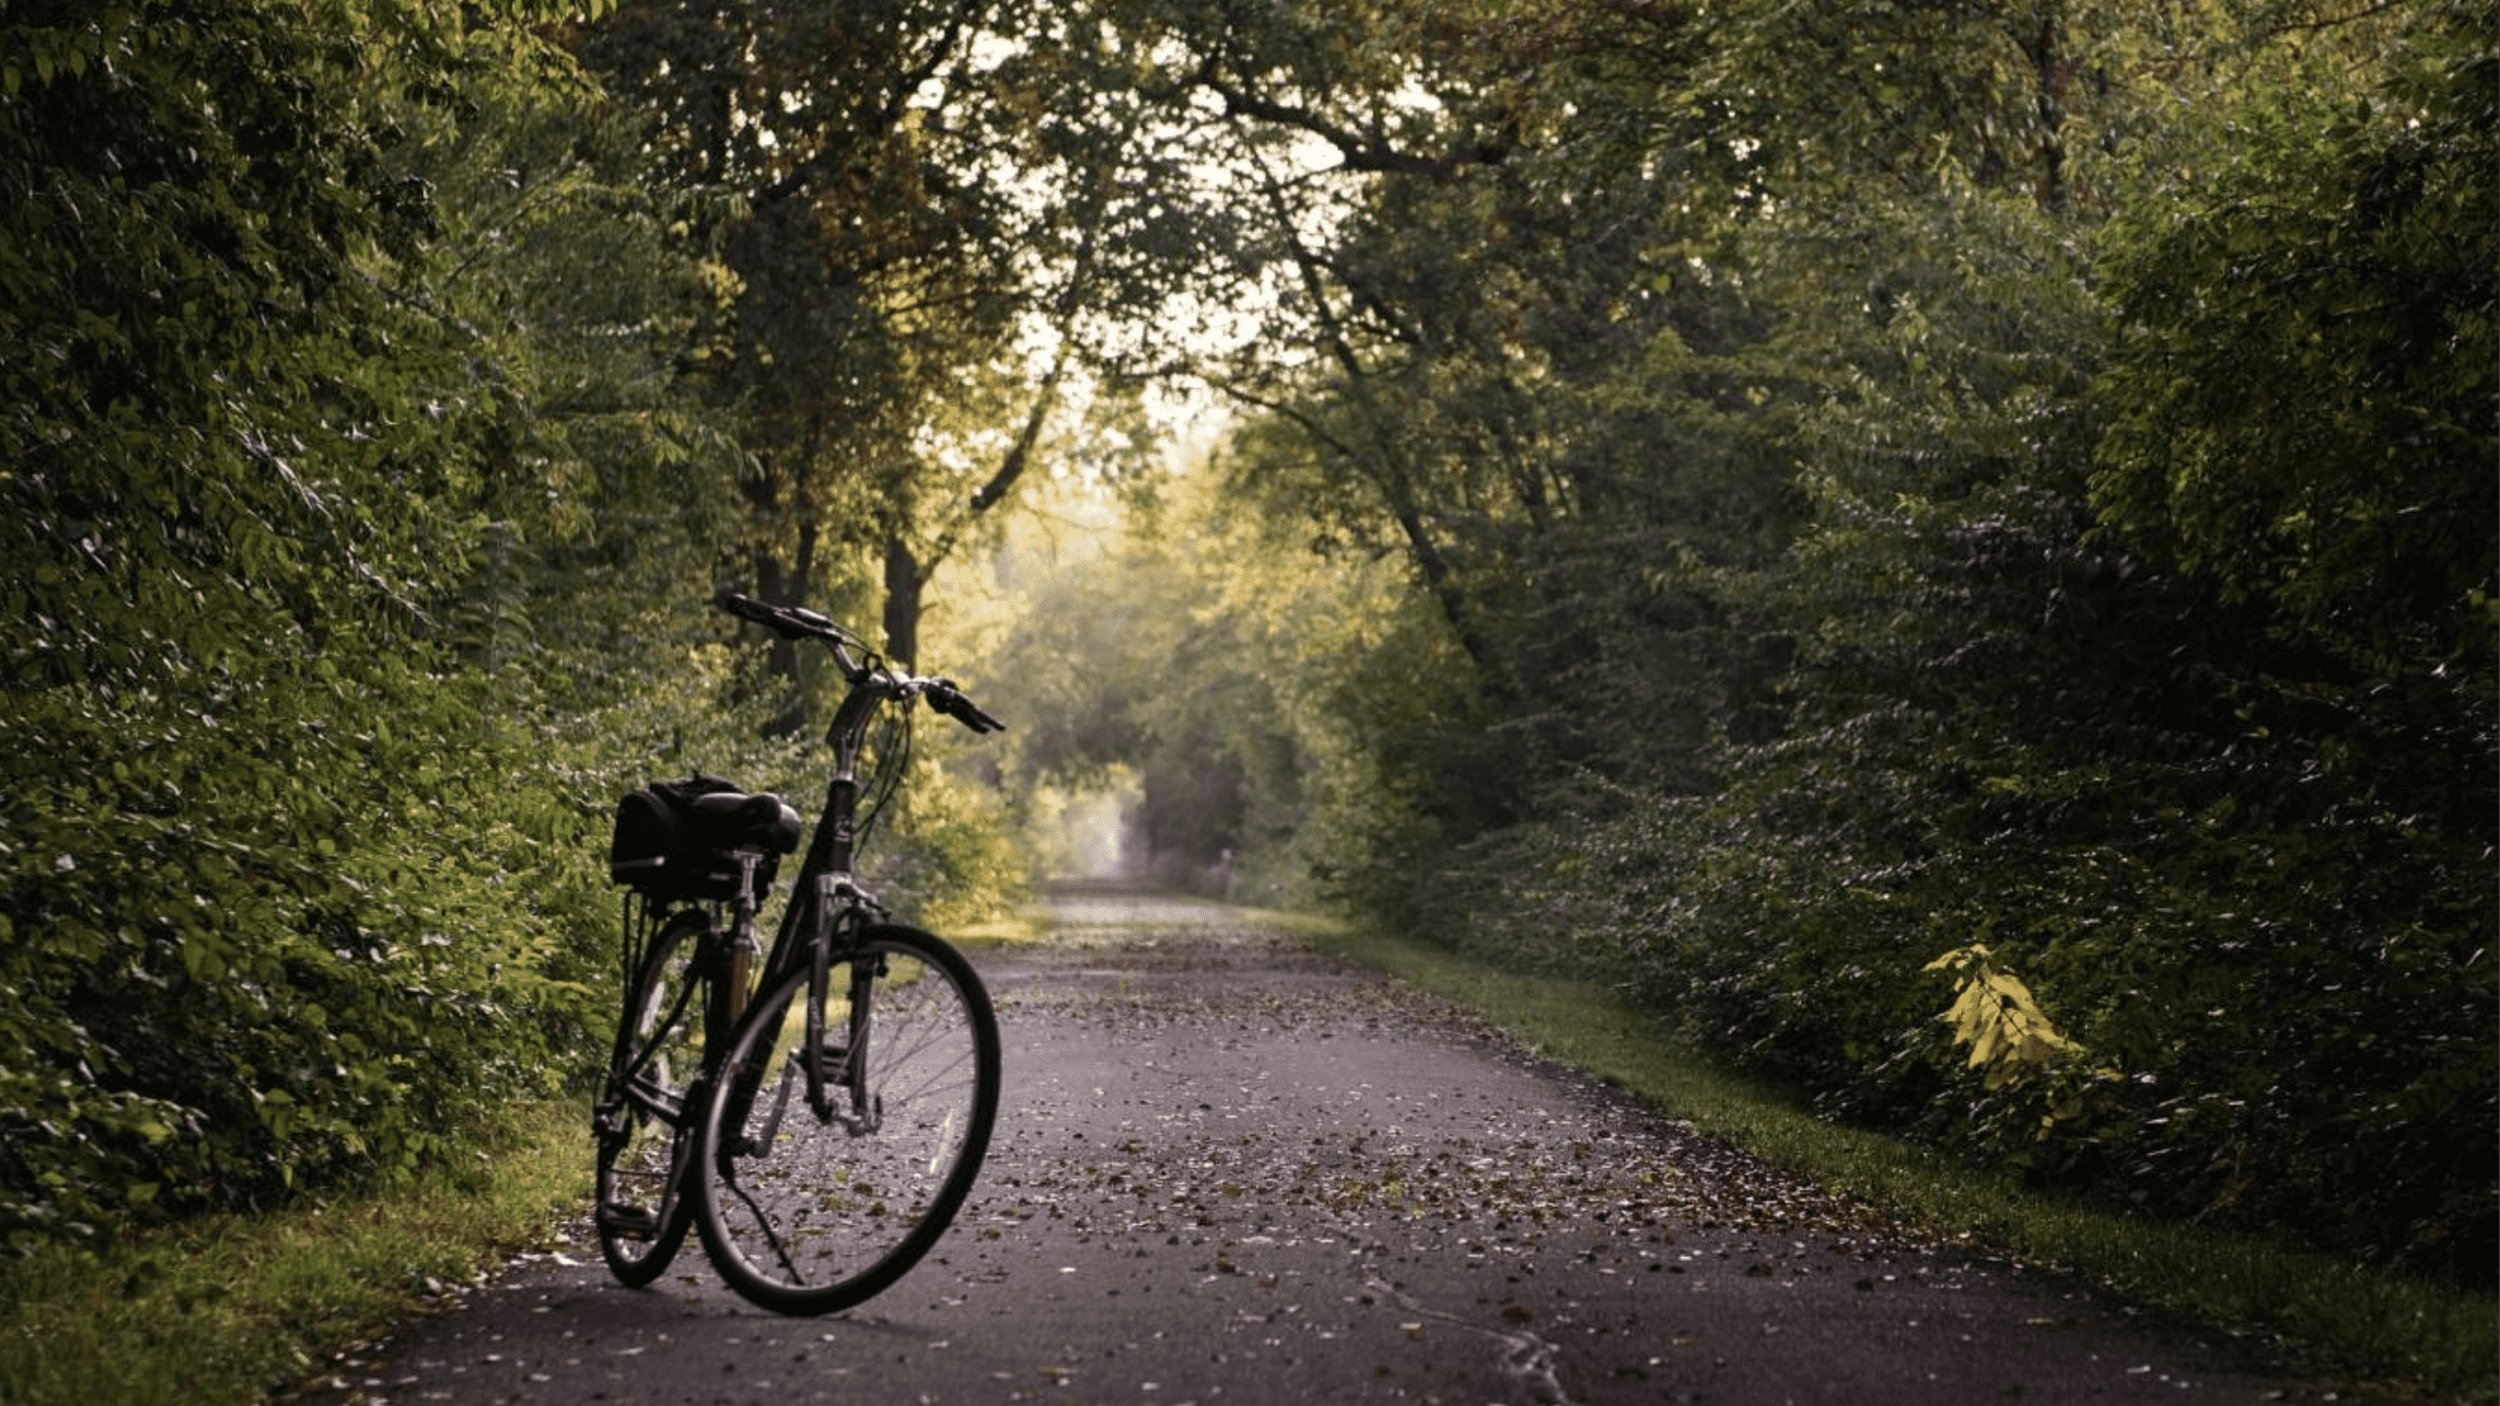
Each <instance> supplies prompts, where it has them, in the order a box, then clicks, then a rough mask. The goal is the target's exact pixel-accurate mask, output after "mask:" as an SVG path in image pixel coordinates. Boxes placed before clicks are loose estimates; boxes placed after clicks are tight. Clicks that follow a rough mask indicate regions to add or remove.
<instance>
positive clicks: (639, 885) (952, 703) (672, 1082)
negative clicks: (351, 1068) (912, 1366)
mask: <svg viewBox="0 0 2500 1406" xmlns="http://www.w3.org/2000/svg"><path fill="white" fill-rule="evenodd" d="M717 603H718V604H719V605H720V606H721V608H723V609H724V610H727V611H728V612H730V613H731V614H733V615H736V616H738V617H739V618H740V619H742V620H747V621H750V622H753V623H755V624H759V625H762V626H764V627H765V628H767V629H770V630H772V631H773V632H774V633H776V634H778V635H780V636H781V637H782V638H784V639H789V640H794V641H798V640H814V641H816V642H818V643H820V644H822V645H823V646H824V647H825V648H826V649H827V650H828V651H829V652H830V653H831V655H832V657H833V660H834V664H835V667H836V668H837V669H839V670H840V672H841V674H842V677H843V679H844V680H845V682H846V684H847V685H848V688H847V691H846V692H845V694H844V696H843V699H842V702H841V703H840V705H839V706H838V707H836V709H835V710H834V716H833V721H832V723H831V725H830V726H829V727H828V728H827V730H826V743H827V745H828V746H830V747H831V748H832V750H833V754H834V768H833V777H832V780H831V781H830V782H829V783H828V784H827V786H826V789H825V803H824V808H823V811H822V813H821V815H820V816H819V818H818V820H817V823H816V826H815V830H814V833H813V835H812V836H811V838H810V840H809V843H808V848H807V852H806V854H805V856H804V857H803V858H802V860H801V861H800V864H799V869H798V873H797V876H796V878H795V879H794V881H793V885H792V889H791V893H790V898H789V901H788V903H787V904H786V906H785V907H784V908H783V911H782V915H781V921H780V924H779V927H778V929H777V931H776V933H775V935H774V938H773V944H772V947H771V949H770V951H769V952H765V953H762V954H761V961H760V963H759V962H758V961H757V957H758V955H759V954H758V953H757V950H756V942H755V926H756V914H757V911H758V910H759V908H760V907H761V905H762V901H763V897H764V895H765V893H766V892H767V891H768V889H769V887H770V885H771V883H772V880H773V877H774V874H775V872H776V870H777V867H778V863H779V860H780V858H781V857H782V856H784V855H787V854H790V853H792V852H793V851H795V850H796V848H797V836H798V831H799V825H798V816H797V813H796V812H795V811H794V810H792V809H791V808H790V807H789V806H788V805H787V804H786V803H785V802H783V801H782V800H781V798H780V797H778V796H775V795H772V794H770V793H759V794H753V795H749V794H745V793H742V792H739V791H737V790H736V789H735V788H733V787H731V786H730V785H729V784H728V783H727V782H723V781H719V780H717V779H716V778H711V777H704V776H696V777H693V778H689V779H688V780H686V781H682V782H674V783H663V784H660V785H655V786H651V787H646V788H644V790H642V791H638V792H636V793H634V794H633V795H630V796H628V797H626V798H625V801H624V802H622V803H620V805H619V808H618V817H617V826H616V832H615V838H614V840H613V843H612V848H611V851H610V860H609V867H610V874H611V877H613V878H615V879H616V880H618V881H619V882H621V883H624V884H626V885H627V886H628V893H627V895H626V898H625V905H626V911H625V921H624V927H625V942H624V966H625V969H626V973H627V980H626V984H625V990H626V998H625V1006H624V1011H623V1014H622V1017H621V1019H620V1020H619V1022H618V1028H617V1035H616V1041H615V1045H614V1048H613V1049H612V1051H611V1054H610V1059H609V1065H608V1073H607V1078H606V1082H605V1086H604V1088H603V1090H602V1092H601V1095H600V1099H599V1102H598V1103H597V1104H596V1105H595V1106H594V1110H593V1115H592V1127H593V1133H594V1137H595V1139H596V1142H597V1149H598V1150H597V1182H596V1198H597V1204H596V1209H595V1212H594V1220H595V1223H596V1225H597V1229H598V1234H599V1246H600V1251H601V1254H602V1255H603V1257H604V1258H605V1259H606V1260H607V1262H608V1266H609V1268H610V1270H611V1272H612V1273H614V1274H615V1276H616V1277H617V1279H618V1280H619V1281H620V1282H623V1283H625V1284H628V1285H632V1286H637V1287H639V1286H641V1285H645V1284H648V1283H650V1282H651V1281H652V1280H654V1279H656V1278H658V1277H659V1275H660V1274H661V1273H662V1272H663V1271H664V1270H665V1269H666V1268H667V1266H668V1264H669V1262H670V1261H671V1260H672V1259H673V1258H674V1256H675V1255H676V1253H677V1252H678V1250H679V1249H680V1248H681V1246H682V1245H683V1243H684V1241H685V1236H686V1231H687V1230H688V1228H689V1226H690V1225H691V1226H693V1227H696V1228H699V1229H700V1231H701V1235H702V1240H703V1244H704V1248H705V1250H706V1251H707V1253H708V1254H709V1255H710V1257H711V1259H712V1262H713V1264H714V1266H715V1267H716V1268H717V1269H718V1270H719V1271H720V1274H721V1277H722V1278H723V1279H725V1280H726V1281H728V1283H729V1285H730V1287H731V1288H733V1289H735V1290H736V1291H737V1292H738V1293H739V1294H741V1295H743V1296H744V1297H745V1298H747V1299H748V1300H749V1301H751V1302H753V1303H755V1304H757V1305H759V1306H762V1307H765V1308H768V1309H772V1310H774V1311H776V1312H781V1313H789V1314H817V1313H828V1312H832V1311H835V1310H838V1309H843V1308H848V1307H851V1306H853V1305H856V1304H858V1303H861V1302H863V1301H865V1300H867V1299H869V1298H871V1297H873V1296H875V1295H876V1294H878V1293H881V1292H883V1291H884V1290H885V1289H887V1288H889V1287H891V1286H892V1285H893V1283H894V1282H895V1281H896V1280H898V1279H900V1278H901V1277H902V1276H903V1275H904V1274H905V1273H907V1272H909V1270H910V1269H911V1268H912V1266H914V1265H915V1264H917V1263H918V1262H919V1261H920V1259H921V1258H922V1257H923V1256H924V1255H926V1254H927V1253H928V1251H929V1250H930V1248H931V1247H932V1246H934V1245H935V1244H936V1242H937V1239H938V1237H939V1236H940V1235H942V1234H943V1233H944V1232H945V1230H946V1228H947V1226H948V1224H949V1223H951V1222H952V1220H953V1219H954V1216H955V1213H956V1212H957V1211H958V1210H960V1209H961V1208H962V1205H963V1201H964V1198H965V1197H966V1196H967V1195H968V1194H969V1193H970V1191H971V1189H972V1184H973V1181H974V1180H975V1179H976V1178H977V1177H978V1176H979V1174H980V1169H981V1163H982V1160H983V1159H984V1157H985V1156H986V1155H987V1153H988V1148H989V1140H990V1134H991V1130H992V1128H993V1127H994V1126H995V1123H996V1120H997V1113H998V1094H999V1084H1000V1080H1001V1077H1002V1076H1001V1072H1000V1054H999V1036H998V1019H997V1015H996V1013H995V1011H994V1010H993V1008H992V1006H991V1004H990V998H989V994H988V991H987V989H986V988H985V987H984V986H983V985H982V983H981V979H980V977H979V975H978V974H977V973H976V972H975V971H974V970H973V968H972V965H971V963H970V962H969V961H967V960H966V959H965V958H964V956H963V954H962V953H961V952H960V951H959V950H957V949H956V948H955V947H954V946H953V945H952V944H950V943H948V942H947V941H945V940H944V939H943V938H940V937H938V936H936V935H935V934H933V933H929V932H925V931H922V930H920V929H918V928H914V927H909V926H906V925H903V924H900V923H896V922H893V921H892V920H891V916H890V914H889V913H888V911H887V910H886V908H885V907H884V905H882V904H881V903H879V902H878V901H877V899H876V897H875V895H873V894H871V893H870V892H868V891H867V890H866V889H865V888H863V887H861V886H860V884H859V882H858V880H857V878H856V877H855V875H854V874H853V873H852V866H853V864H854V862H855V861H856V859H857V851H858V847H859V845H860V843H861V842H862V841H863V840H864V839H865V837H866V835H867V833H868V832H869V831H870V830H872V829H873V828H874V824H875V821H876V818H877V816H878V815H879V814H880V813H881V811H882V809H883V806H884V804H885V802H886V800H888V799H889V798H890V797H891V795H892V793H893V790H894V788H895V786H896V785H897V784H899V782H900V779H901V772H902V768H903V765H904V763H905V761H906V760H907V758H908V756H909V750H910V721H909V720H910V712H911V709H910V705H911V704H913V703H914V702H926V703H927V704H929V706H930V707H931V708H932V709H934V710H935V711H937V712H939V713H941V714H944V715H946V716H949V717H952V718H954V719H955V720H956V721H958V722H960V723H962V724H963V725H964V726H966V727H968V728H970V729H972V730H973V731H975V732H979V733H988V732H995V731H998V730H1000V729H1001V728H1002V727H1004V726H1005V724H1003V723H1001V722H1000V721H999V720H998V719H997V718H995V717H992V716H991V715H989V714H988V713H986V712H983V711H982V710H981V709H980V708H979V707H977V706H975V705H974V704H973V703H972V701H971V700H970V699H968V698H966V697H964V695H963V693H962V691H961V690H960V689H958V688H957V687H956V686H955V685H954V684H953V683H952V682H950V681H948V680H946V679H943V678H931V677H921V676H917V675H913V674H910V673H907V672H902V671H898V670H895V669H892V668H889V667H888V666H887V665H886V663H885V662H884V661H883V660H882V659H880V658H879V657H878V656H877V655H876V654H875V653H874V652H873V651H871V650H869V649H868V648H867V647H866V646H864V645H862V644H861V643H860V642H859V641H858V640H857V639H856V638H854V637H853V636H851V635H850V634H849V633H848V632H847V631H845V630H844V629H842V627H840V626H839V625H836V624H835V623H834V622H833V621H831V620H828V619H826V618H825V617H824V616H822V615H819V614H817V613H816V612H814V611H811V610H805V609H800V608H797V607H792V606H780V605H771V604H767V603H765V602H762V601H757V600H752V599H749V598H748V597H746V596H742V595H739V594H736V593H734V592H724V593H723V594H722V595H721V597H720V598H719V600H718V602H717ZM888 705H902V706H901V707H900V708H898V709H896V710H895V711H893V712H890V713H889V712H887V708H888ZM881 715H883V716H885V717H886V718H887V720H888V722H889V725H890V727H891V729H892V730H891V731H890V732H888V733H887V734H886V735H885V737H884V740H883V744H882V745H880V746H878V747H877V748H875V749H874V750H875V753H876V757H877V761H878V764H879V766H880V768H881V770H882V771H883V779H882V781H881V783H879V784H878V786H877V788H876V790H875V792H874V794H873V796H872V798H871V799H870V801H869V803H868V806H867V809H866V810H865V812H863V811H862V809H861V790H862V787H861V779H860V776H859V766H860V762H861V759H862V756H863V754H864V753H865V752H867V751H868V750H869V746H868V744H869V732H870V729H871V726H872V724H873V723H874V722H875V721H876V720H877V719H878V718H879V717H880V716H881ZM750 972H753V973H755V975H754V976H753V978H752V979H751V978H750V975H749V973H750Z"/></svg>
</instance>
